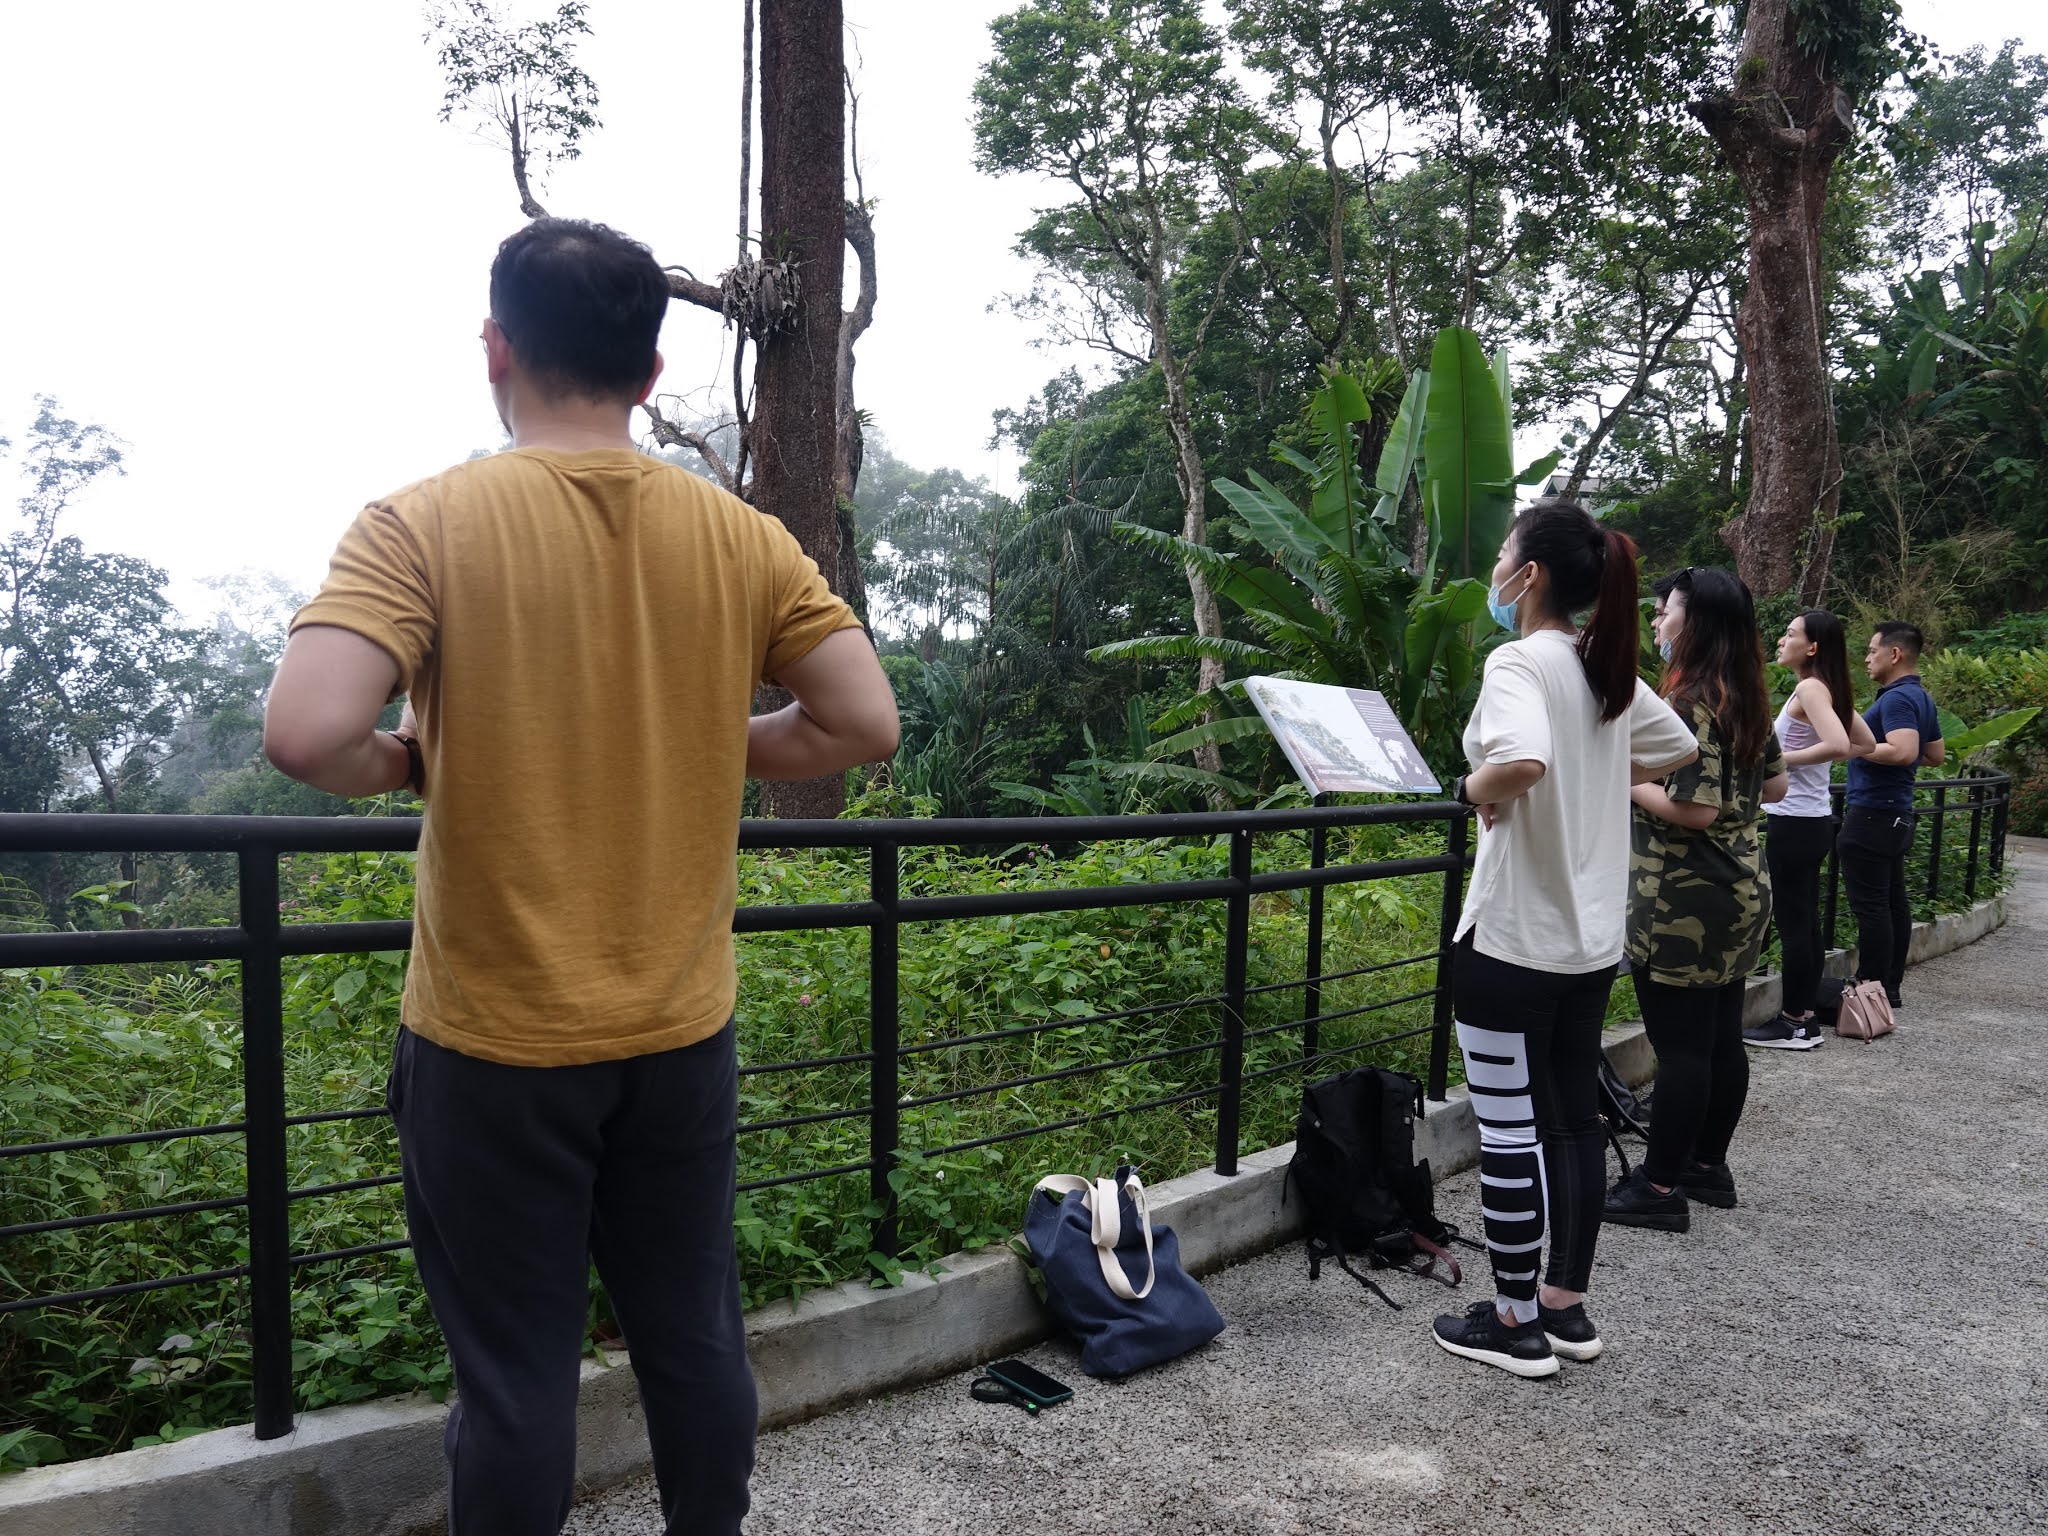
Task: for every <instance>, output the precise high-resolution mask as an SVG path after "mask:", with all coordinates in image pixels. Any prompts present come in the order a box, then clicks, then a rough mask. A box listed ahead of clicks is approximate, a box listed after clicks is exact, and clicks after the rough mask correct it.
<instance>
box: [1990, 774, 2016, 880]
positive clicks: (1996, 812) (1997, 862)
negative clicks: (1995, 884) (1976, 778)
mask: <svg viewBox="0 0 2048 1536" xmlns="http://www.w3.org/2000/svg"><path fill="white" fill-rule="evenodd" d="M2011 815H2012V775H2011V774H2009V773H2008V774H2001V775H2000V776H1999V777H1998V779H1997V781H1996V788H1994V789H1993V790H1992V791H1991V878H1992V879H1994V880H1996V879H1997V878H1998V877H1999V876H2000V875H2002V874H2004V873H2005V831H2006V826H2007V823H2008V821H2009V819H2010V817H2011Z"/></svg>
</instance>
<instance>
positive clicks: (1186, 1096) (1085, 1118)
mask: <svg viewBox="0 0 2048 1536" xmlns="http://www.w3.org/2000/svg"><path fill="white" fill-rule="evenodd" d="M1217 1091H1218V1088H1217V1085H1216V1084H1214V1083H1211V1084H1209V1086H1208V1087H1206V1088H1196V1089H1194V1090H1192V1091H1191V1092H1188V1093H1176V1094H1174V1095H1173V1096H1172V1097H1171V1098H1164V1099H1143V1100H1140V1101H1139V1102H1138V1103H1136V1104H1124V1105H1120V1106H1118V1107H1117V1108H1115V1109H1099V1110H1096V1111H1095V1112H1094V1113H1093V1114H1088V1115H1077V1116H1076V1117H1075V1118H1073V1119H1072V1120H1055V1121H1053V1122H1052V1123H1051V1124H1050V1125H1033V1126H1027V1127H1026V1128H1025V1129H1023V1130H1021V1131H1002V1132H999V1133H998V1134H996V1135H994V1136H979V1137H976V1138H975V1139H974V1140H973V1141H956V1142H954V1143H953V1144H952V1145H950V1146H944V1147H933V1148H931V1149H930V1150H929V1151H927V1152H925V1153H924V1154H923V1155H924V1156H925V1157H928V1158H931V1157H946V1156H948V1155H950V1154H952V1153H954V1152H973V1151H975V1150H977V1149H978V1148H981V1147H993V1146H998V1145H1000V1144H1001V1143H1003V1142H1006V1141H1022V1140H1024V1139H1025V1138H1026V1137H1027V1136H1050V1135H1051V1134H1052V1133H1053V1132H1055V1131H1071V1130H1074V1129H1075V1128H1077V1127H1079V1126H1083V1125H1094V1124H1096V1123H1097V1122H1098V1121H1102V1120H1115V1119H1118V1118H1120V1117H1121V1116H1124V1115H1142V1114H1143V1113H1145V1111H1146V1110H1148V1109H1167V1108H1170V1107H1171V1106H1173V1105H1175V1104H1189V1103H1192V1102H1193V1101H1194V1100H1196V1099H1206V1098H1210V1097H1212V1096H1213V1095H1214V1094H1215V1093H1216V1092H1217Z"/></svg>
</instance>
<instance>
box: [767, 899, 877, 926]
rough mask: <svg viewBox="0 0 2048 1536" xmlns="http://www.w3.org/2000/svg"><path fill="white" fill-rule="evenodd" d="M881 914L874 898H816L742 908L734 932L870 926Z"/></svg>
mask: <svg viewBox="0 0 2048 1536" xmlns="http://www.w3.org/2000/svg"><path fill="white" fill-rule="evenodd" d="M881 915H882V909H881V908H880V907H878V906H876V905H875V904H874V903H873V902H872V901H814V902H804V903H800V904H798V905H796V906H782V907H741V908H739V909H738V910H736V911H735V912H734V913H733V915H732V931H733V932H734V933H801V932H804V931H807V930H810V929H816V928H867V927H871V926H872V925H873V924H874V921H875V919H876V918H878V917H880V916H881Z"/></svg>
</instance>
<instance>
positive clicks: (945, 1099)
mask: <svg viewBox="0 0 2048 1536" xmlns="http://www.w3.org/2000/svg"><path fill="white" fill-rule="evenodd" d="M1222 1043H1223V1042H1222V1041H1221V1040H1204V1041H1203V1042H1202V1043H1201V1044H1199V1045H1176V1046H1174V1047H1173V1048H1172V1049H1170V1050H1164V1051H1153V1052H1151V1053H1150V1054H1149V1055H1145V1056H1126V1057H1123V1058H1122V1059H1120V1060H1117V1061H1090V1062H1084V1063H1082V1064H1081V1065H1080V1066H1078V1067H1062V1068H1060V1069H1059V1071H1057V1072H1038V1073H1034V1074H1033V1075H1032V1076H1030V1077H1013V1078H1011V1079H1010V1080H1009V1081H1008V1082H1003V1083H986V1084H983V1085H981V1086H979V1087H974V1088H949V1089H947V1090H946V1091H945V1092H944V1093H930V1094H926V1095H924V1096H923V1097H921V1098H915V1099H903V1100H901V1101H900V1102H899V1103H898V1104H897V1108H899V1109H924V1108H926V1107H927V1106H929V1105H933V1104H951V1103H953V1102H954V1101H955V1100H957V1099H974V1098H980V1097H981V1096H982V1095H983V1094H989V1093H1008V1092H1009V1091H1010V1090H1011V1089H1013V1088H1035V1087H1037V1086H1038V1085H1039V1084H1040V1083H1057V1082H1063V1081H1064V1080H1066V1079H1067V1078H1070V1077H1086V1076H1087V1075H1088V1074H1089V1073H1091V1072H1111V1071H1114V1070H1115V1069H1116V1068H1118V1067H1142V1066H1145V1065H1147V1064H1148V1063H1151V1062H1155V1061H1169V1060H1171V1059H1172V1058H1173V1057H1175V1056H1192V1055H1194V1054H1195V1053H1196V1052H1197V1051H1213V1050H1215V1049H1216V1048H1217V1047H1218V1046H1220V1045H1221V1044H1222Z"/></svg>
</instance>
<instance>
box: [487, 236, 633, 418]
mask: <svg viewBox="0 0 2048 1536" xmlns="http://www.w3.org/2000/svg"><path fill="white" fill-rule="evenodd" d="M668 297H669V295H668V278H667V276H666V275H665V274H664V273H663V272H662V270H661V266H660V264H659V263H657V262H656V261H655V259H654V253H653V252H652V251H650V250H648V249H647V247H646V246H644V245H642V244H640V242H639V241H637V240H629V239H627V238H626V237H625V236H624V235H622V234H620V233H619V232H618V231H617V230H615V229H608V228H606V227H605V226H604V225H602V224H591V223H588V222H586V221H584V220H582V219H535V220H534V221H533V222H532V223H531V224H528V225H527V226H526V227H525V228H524V229H521V230H520V231H518V233H516V234H514V235H512V236H511V237H510V238H509V239H507V240H506V241H505V243H504V244H503V245H501V246H499V247H498V255H497V259H496V260H494V261H493V262H492V263H491V318H492V319H493V320H495V321H497V322H498V329H499V330H501V331H503V332H504V333H505V339H506V340H507V341H509V342H511V343H512V350H513V352H514V353H516V354H517V355H518V358H519V361H520V363H521V365H522V366H524V367H525V369H526V370H527V372H528V373H530V374H532V375H533V377H534V379H535V381H536V382H537V383H538V384H539V385H540V387H541V388H542V389H543V390H544V391H546V392H547V393H548V394H550V395H556V396H561V395H580V396H583V397H584V398H586V399H591V400H609V399H613V398H616V397H619V396H624V397H625V398H626V399H628V400H631V399H633V398H634V397H635V396H637V395H638V394H639V392H640V389H641V387H642V386H643V385H645V384H646V383H647V380H648V378H649V376H650V375H651V374H653V372H654V349H655V346H656V344H657V342H658V341H659V340H660V338H661V322H662V318H663V317H664V316H665V315H666V314H667V313H668Z"/></svg>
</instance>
